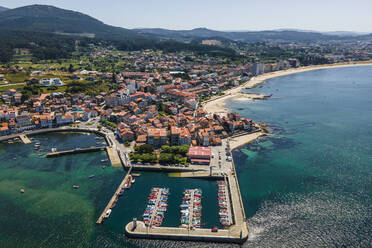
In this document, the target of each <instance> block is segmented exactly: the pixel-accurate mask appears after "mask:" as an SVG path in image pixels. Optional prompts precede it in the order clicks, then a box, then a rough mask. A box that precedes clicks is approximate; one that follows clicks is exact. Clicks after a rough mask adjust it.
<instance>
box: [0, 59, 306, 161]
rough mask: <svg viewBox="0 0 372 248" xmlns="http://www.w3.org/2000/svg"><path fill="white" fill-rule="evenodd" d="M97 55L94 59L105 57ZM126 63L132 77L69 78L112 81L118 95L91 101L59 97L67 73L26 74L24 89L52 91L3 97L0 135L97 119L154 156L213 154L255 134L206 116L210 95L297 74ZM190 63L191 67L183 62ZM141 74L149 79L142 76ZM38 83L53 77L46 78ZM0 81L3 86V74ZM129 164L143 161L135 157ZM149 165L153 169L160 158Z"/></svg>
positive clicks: (217, 65) (203, 64) (232, 116)
mask: <svg viewBox="0 0 372 248" xmlns="http://www.w3.org/2000/svg"><path fill="white" fill-rule="evenodd" d="M102 53H104V52H97V53H96V54H94V55H95V56H98V55H100V56H103V54H102ZM126 58H127V59H129V60H132V61H134V63H133V67H134V70H133V71H126V70H125V71H122V72H121V73H119V74H117V75H114V77H113V74H112V73H107V72H98V71H87V70H82V71H73V72H72V73H70V74H69V76H70V77H73V78H82V77H84V78H85V79H87V80H97V79H108V80H114V81H115V84H116V90H110V91H106V92H99V94H98V95H95V96H93V95H87V94H84V93H75V94H73V93H67V92H63V91H61V92H59V91H58V87H61V86H63V85H65V84H64V82H63V80H61V79H60V78H58V77H57V76H55V75H56V74H58V75H61V74H62V75H64V76H66V75H67V74H68V72H61V71H32V72H30V74H29V80H27V82H26V83H27V84H30V85H35V84H39V85H40V86H41V87H50V86H55V87H57V89H55V92H52V93H42V94H39V95H33V96H31V97H29V98H28V99H25V97H23V95H22V91H21V90H17V89H13V88H10V89H8V90H6V91H4V92H3V93H2V95H1V98H2V101H3V103H4V104H3V105H2V106H1V110H0V118H1V128H0V134H1V135H9V134H14V133H20V132H23V131H26V130H34V129H42V128H52V127H60V126H64V125H78V124H79V123H80V122H82V123H84V122H85V123H86V122H89V121H90V120H97V119H99V120H100V124H99V125H98V128H101V127H102V126H106V127H107V128H109V129H111V130H112V131H114V132H115V134H116V137H117V139H118V140H119V141H121V142H122V143H124V144H129V143H132V142H135V145H136V146H141V145H144V144H149V145H152V146H153V147H154V148H156V149H159V148H161V147H162V146H183V145H187V146H203V147H209V146H218V145H221V139H222V138H226V137H228V136H230V135H232V134H234V133H235V134H236V133H237V132H252V131H254V130H255V129H256V127H255V125H254V123H253V122H252V120H251V119H248V118H241V117H240V115H239V114H237V113H229V114H227V115H226V114H221V115H220V114H213V115H211V114H208V113H206V111H204V110H203V108H201V106H202V104H203V101H207V100H208V99H209V98H210V97H211V96H213V95H214V96H216V97H218V96H222V95H223V94H224V93H223V92H224V90H226V89H229V88H233V87H235V86H239V85H241V84H243V83H244V82H246V81H248V80H249V78H250V76H254V75H259V74H262V73H264V72H268V70H281V69H288V68H290V67H298V66H299V62H298V60H295V59H292V60H288V61H281V62H280V63H275V64H270V65H264V64H263V63H260V64H249V65H245V66H243V65H237V66H234V65H223V64H221V61H219V60H218V59H216V58H211V59H208V60H201V59H199V58H198V57H196V56H193V55H179V54H174V53H170V54H157V53H154V52H146V53H138V52H133V53H130V54H128V55H127V56H126ZM190 59H191V60H192V61H195V62H188V61H187V60H190ZM141 68H146V69H149V70H150V71H151V72H142V71H141ZM7 70H10V69H9V68H0V71H7ZM12 70H17V71H22V70H23V69H22V68H13V69H12ZM44 75H54V77H53V78H44V77H45V76H44ZM36 76H38V77H39V78H40V79H38V77H36ZM0 77H1V78H2V80H3V81H5V80H7V79H6V78H5V77H4V74H0ZM133 158H134V159H135V160H137V161H141V160H143V158H141V157H140V156H135V155H134V156H133ZM145 160H146V159H145ZM147 160H149V158H148V157H147ZM150 160H151V159H150ZM152 160H153V161H152V162H155V160H158V158H155V159H152ZM165 161H167V160H166V159H165ZM168 162H170V161H168ZM184 162H185V163H186V161H184ZM199 162H200V161H199Z"/></svg>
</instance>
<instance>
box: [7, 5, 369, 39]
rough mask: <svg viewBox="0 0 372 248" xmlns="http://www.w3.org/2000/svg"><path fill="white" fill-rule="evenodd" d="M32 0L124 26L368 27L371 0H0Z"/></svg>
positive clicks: (228, 27) (231, 28)
mask: <svg viewBox="0 0 372 248" xmlns="http://www.w3.org/2000/svg"><path fill="white" fill-rule="evenodd" d="M36 3H38V4H49V5H54V6H57V7H60V8H66V9H71V10H76V11H79V12H83V13H86V14H88V15H91V16H93V17H95V18H97V19H99V20H101V21H103V22H105V23H107V24H110V25H114V26H120V27H124V28H137V27H159V28H169V29H192V28H197V27H207V28H210V29H216V30H269V29H280V28H295V29H306V30H317V31H358V32H371V33H372V25H371V24H372V0H185V1H183V0H48V1H46V0H39V1H32V0H0V6H4V7H8V8H15V7H20V6H24V5H30V4H36Z"/></svg>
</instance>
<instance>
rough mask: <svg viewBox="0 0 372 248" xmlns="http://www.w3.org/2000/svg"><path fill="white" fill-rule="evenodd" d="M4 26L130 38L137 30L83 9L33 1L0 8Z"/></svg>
mask: <svg viewBox="0 0 372 248" xmlns="http://www.w3.org/2000/svg"><path fill="white" fill-rule="evenodd" d="M0 28H1V29H8V30H21V31H33V32H50V33H57V34H69V35H71V34H79V35H82V34H83V35H87V36H90V37H99V38H101V37H105V38H111V39H129V38H133V37H138V35H137V34H136V32H134V31H131V30H128V29H124V28H119V27H113V26H110V25H106V24H104V23H103V22H101V21H99V20H97V19H95V18H93V17H90V16H88V15H85V14H82V13H80V12H76V11H71V10H65V9H60V8H57V7H54V6H48V5H30V6H25V7H20V8H16V9H10V10H5V11H2V12H0Z"/></svg>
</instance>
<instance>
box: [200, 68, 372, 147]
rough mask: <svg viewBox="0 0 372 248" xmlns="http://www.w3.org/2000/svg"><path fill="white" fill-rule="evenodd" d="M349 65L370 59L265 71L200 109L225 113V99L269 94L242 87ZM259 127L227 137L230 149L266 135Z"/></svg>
mask: <svg viewBox="0 0 372 248" xmlns="http://www.w3.org/2000/svg"><path fill="white" fill-rule="evenodd" d="M350 66H372V61H365V62H361V63H338V64H330V65H313V66H305V67H299V68H291V69H288V70H281V71H275V72H269V73H265V74H262V75H259V76H256V77H252V78H251V79H250V80H249V81H247V82H246V83H244V84H242V85H239V86H237V87H235V88H232V89H229V90H226V91H225V92H224V93H225V95H224V96H219V97H215V98H212V99H211V100H208V101H206V102H204V103H203V106H202V109H203V110H205V111H206V112H207V113H208V114H215V113H216V114H221V115H226V114H227V113H228V111H229V109H228V108H227V107H226V100H227V99H231V98H233V99H236V100H242V101H246V100H253V99H265V98H267V97H270V96H264V95H259V94H252V93H250V94H244V93H241V90H242V89H252V88H255V87H257V86H258V85H260V84H262V83H264V82H266V80H268V79H272V78H276V77H282V76H286V75H290V74H295V73H300V72H306V71H313V70H320V69H330V68H338V67H350ZM258 126H259V128H260V131H259V132H256V133H251V134H245V135H242V136H238V137H233V138H229V141H230V146H231V150H234V149H236V148H238V147H240V146H243V145H246V144H248V143H250V142H252V141H254V140H257V139H258V138H260V137H262V136H266V135H268V133H267V131H265V130H264V129H262V127H261V125H258Z"/></svg>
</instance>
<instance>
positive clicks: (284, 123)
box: [228, 66, 372, 247]
mask: <svg viewBox="0 0 372 248" xmlns="http://www.w3.org/2000/svg"><path fill="white" fill-rule="evenodd" d="M247 91H249V92H255V93H262V94H273V96H272V97H271V98H270V99H268V100H263V101H251V102H249V101H244V104H242V101H239V100H230V101H229V103H228V106H229V107H230V109H231V110H236V111H237V112H239V113H240V114H241V115H242V116H245V117H250V118H252V119H254V120H255V121H258V122H262V123H267V124H269V125H270V128H271V132H272V134H271V135H269V136H268V137H265V138H262V139H260V140H259V141H256V142H253V143H251V144H249V145H246V146H244V147H241V148H239V149H237V150H236V151H235V152H234V158H235V160H236V166H237V171H238V172H237V173H238V176H239V181H240V186H241V191H242V195H243V201H244V205H245V208H246V213H247V217H248V219H249V226H250V231H251V235H250V239H249V241H248V242H247V244H246V246H247V247H371V246H372V67H371V66H360V67H344V68H332V69H322V70H315V71H309V72H304V73H298V74H292V75H289V76H283V77H278V78H274V79H271V80H269V81H268V82H266V83H265V84H262V85H261V86H260V87H259V88H255V89H251V90H247ZM242 105H243V106H244V109H243V110H241V106H242Z"/></svg>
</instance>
